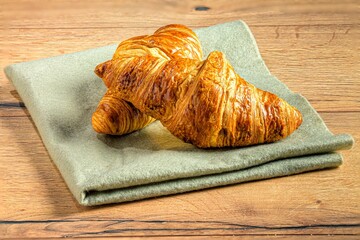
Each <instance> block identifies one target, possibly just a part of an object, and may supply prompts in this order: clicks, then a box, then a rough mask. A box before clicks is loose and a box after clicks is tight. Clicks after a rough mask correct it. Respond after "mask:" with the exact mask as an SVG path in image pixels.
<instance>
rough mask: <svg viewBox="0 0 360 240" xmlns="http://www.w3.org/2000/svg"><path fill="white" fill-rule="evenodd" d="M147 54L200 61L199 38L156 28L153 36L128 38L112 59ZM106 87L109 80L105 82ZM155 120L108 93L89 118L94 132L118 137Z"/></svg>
mask: <svg viewBox="0 0 360 240" xmlns="http://www.w3.org/2000/svg"><path fill="white" fill-rule="evenodd" d="M145 55H150V56H154V57H157V58H160V59H166V60H170V59H175V58H190V59H197V60H201V59H202V50H201V46H200V42H199V39H198V38H197V36H196V34H195V33H194V32H193V31H192V30H191V29H189V28H187V27H185V26H182V25H176V24H172V25H168V26H165V27H162V28H160V29H158V30H157V31H156V32H155V33H154V34H153V35H149V36H139V37H134V38H130V39H128V40H126V41H123V42H122V43H120V45H119V46H118V48H117V49H116V52H115V54H114V56H113V58H112V59H113V60H115V59H119V60H124V59H131V58H133V57H137V56H138V57H139V56H145ZM106 64H107V62H105V63H102V64H99V65H98V66H97V67H96V69H95V73H96V74H97V75H98V76H100V77H101V75H100V72H102V71H103V68H104V67H105V66H106ZM104 83H105V85H106V86H107V87H109V85H110V84H111V83H110V82H108V80H105V81H104ZM154 120H155V119H153V118H152V117H150V116H148V115H146V114H144V113H142V112H140V111H139V110H138V109H136V108H135V107H134V106H133V105H132V104H131V103H128V102H126V101H123V100H122V99H121V96H120V95H119V94H118V93H117V92H114V91H111V90H108V91H107V92H106V94H105V96H104V97H103V98H102V99H101V101H100V103H99V105H98V107H97V109H96V111H95V112H94V114H93V116H92V125H93V128H94V129H95V131H97V132H99V133H105V134H114V135H115V134H116V135H121V134H125V133H130V132H133V131H136V130H138V129H141V128H143V127H144V126H146V125H147V124H149V123H151V122H153V121H154Z"/></svg>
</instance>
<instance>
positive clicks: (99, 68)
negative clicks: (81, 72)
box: [94, 60, 111, 78]
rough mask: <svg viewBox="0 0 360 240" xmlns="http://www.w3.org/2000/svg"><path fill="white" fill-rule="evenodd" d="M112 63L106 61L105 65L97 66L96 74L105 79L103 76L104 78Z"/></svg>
mask: <svg viewBox="0 0 360 240" xmlns="http://www.w3.org/2000/svg"><path fill="white" fill-rule="evenodd" d="M110 62H111V60H109V61H106V62H103V63H100V64H99V65H97V66H96V67H95V70H94V72H95V74H96V75H97V76H98V77H100V78H103V76H104V74H105V72H106V69H107V68H108V67H109V65H110Z"/></svg>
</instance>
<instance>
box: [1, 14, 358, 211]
mask: <svg viewBox="0 0 360 240" xmlns="http://www.w3.org/2000/svg"><path fill="white" fill-rule="evenodd" d="M195 32H196V33H197V34H198V36H199V38H200V41H201V43H202V46H203V50H204V56H207V55H208V53H209V52H211V51H214V50H219V51H222V52H224V53H225V55H226V56H227V58H228V59H229V61H230V63H231V64H232V65H233V67H234V68H235V70H236V72H237V73H239V74H240V75H241V76H242V77H243V78H244V79H246V80H247V81H249V82H251V83H252V84H254V85H255V86H256V87H258V88H261V89H263V90H266V91H270V92H273V93H275V94H277V95H278V96H280V97H282V98H284V99H285V100H286V101H288V102H289V103H290V104H292V105H294V106H296V107H297V108H298V109H299V110H300V111H301V113H302V114H303V117H304V121H303V124H302V125H301V126H300V128H299V129H298V130H296V131H295V132H294V133H293V134H292V135H291V136H289V137H288V138H286V139H284V140H282V141H278V142H275V143H271V144H262V145H257V146H251V147H243V148H225V149H210V150H209V149H208V150H203V149H198V148H196V147H194V146H192V145H190V144H187V143H184V142H182V141H181V140H179V139H177V138H176V137H174V136H172V135H171V134H170V133H169V132H168V131H167V130H166V129H165V128H164V127H163V126H162V125H161V123H159V122H155V123H153V124H150V125H149V126H148V127H146V128H144V129H142V130H140V131H137V132H134V133H132V134H128V135H125V136H107V135H101V134H97V133H96V132H94V131H93V129H92V126H91V115H92V113H93V112H94V110H95V109H96V106H97V104H98V102H99V101H100V99H101V97H102V96H103V94H104V93H105V91H106V89H105V86H104V85H103V83H102V81H101V79H99V78H98V77H97V76H96V75H95V74H94V73H93V70H94V68H95V66H96V65H97V64H98V63H101V62H103V61H106V60H108V59H110V58H111V57H112V54H113V53H114V51H115V49H116V46H117V45H111V46H106V47H102V48H96V49H90V50H87V51H83V52H77V53H72V54H66V55H61V56H57V57H52V58H47V59H41V60H36V61H31V62H24V63H19V64H13V65H10V66H8V67H7V68H6V69H5V73H6V75H7V77H8V78H9V79H10V80H11V81H12V82H13V84H14V86H15V88H16V89H17V91H18V93H19V95H20V96H21V98H22V99H23V101H24V103H25V106H26V107H27V108H28V110H29V112H30V114H31V117H32V118H33V120H34V123H35V125H36V127H37V128H38V130H39V133H40V135H41V138H42V140H43V142H44V144H45V146H46V148H47V150H48V152H49V154H50V156H51V158H52V159H53V161H54V162H55V164H56V166H57V167H58V168H59V170H60V172H61V175H62V176H63V178H64V180H65V182H66V183H67V185H68V187H69V189H70V191H71V192H72V193H73V194H74V196H75V198H76V199H77V200H78V201H79V203H80V204H82V205H87V206H90V205H100V204H106V203H114V202H125V201H132V200H137V199H144V198H149V197H155V196H161V195H168V194H175V193H180V192H187V191H192V190H198V189H204V188H209V187H214V186H221V185H227V184H234V183H240V182H246V181H252V180H259V179H266V178H272V177H279V176H286V175H291V174H297V173H301V172H306V171H312V170H317V169H324V168H329V167H337V166H339V165H340V164H341V163H342V157H341V155H340V154H338V153H334V151H336V150H340V149H349V148H351V146H352V144H353V138H352V137H351V136H350V135H347V134H340V135H333V134H332V133H331V132H330V131H329V130H328V129H327V127H326V126H325V124H324V122H323V121H322V120H321V118H320V116H319V115H318V114H317V112H316V111H315V110H314V109H313V108H312V107H311V105H310V104H309V102H308V101H307V100H306V99H305V98H304V97H302V96H301V95H299V94H296V93H293V92H292V91H290V90H289V89H288V88H287V87H286V85H284V84H283V83H282V82H280V81H279V80H278V79H277V78H276V77H274V76H273V75H271V73H270V72H269V70H268V69H267V67H266V65H265V63H264V61H263V60H262V58H261V56H260V53H259V50H258V48H257V45H256V42H255V39H254V37H253V36H252V34H251V32H250V30H249V28H248V27H247V25H246V24H245V23H244V22H242V21H236V22H230V23H225V24H220V25H216V26H212V27H208V28H202V29H197V30H195ZM54 187H55V186H54Z"/></svg>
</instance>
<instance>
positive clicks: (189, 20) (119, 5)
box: [1, 0, 358, 28]
mask: <svg viewBox="0 0 360 240" xmlns="http://www.w3.org/2000/svg"><path fill="white" fill-rule="evenodd" d="M199 5H204V6H207V7H209V10H208V11H195V7H196V6H199ZM2 6H3V9H6V11H3V12H2V16H1V19H2V20H3V21H4V22H5V23H6V25H7V28H59V27H61V28H107V27H113V26H123V27H126V28H137V27H139V26H148V27H160V26H162V25H165V24H168V23H169V20H170V19H171V22H177V23H182V24H187V25H189V26H191V27H201V26H209V25H213V24H216V23H219V22H226V21H232V20H236V19H239V18H240V17H241V18H242V19H244V20H246V21H247V22H249V23H250V24H252V23H256V24H258V25H266V24H269V22H271V23H272V24H278V25H283V24H284V25H286V24H288V23H289V22H293V23H296V24H299V25H301V24H308V23H311V24H357V23H358V21H357V20H358V14H357V13H358V12H357V11H358V4H357V3H356V1H342V2H339V3H336V2H331V3H330V2H328V1H319V2H314V1H310V0H307V1H291V2H287V3H286V4H284V3H283V2H282V1H280V0H277V1H272V2H268V1H251V0H246V1H242V2H241V4H239V3H238V2H236V1H215V0H212V1H206V2H203V1H194V2H191V1H179V2H173V1H166V2H163V1H161V0H151V1H136V0H135V1H132V0H127V1H121V2H115V1H112V2H108V3H103V2H101V1H92V2H91V4H88V3H85V2H81V1H78V2H77V1H59V0H58V1H52V2H51V3H47V4H44V3H43V2H41V1H24V2H23V3H22V4H13V3H12V2H8V1H5V2H4V3H3V4H2ZM29 10H31V12H29ZM334 10H336V11H334ZM14 13H16V14H14ZM345 16H346V17H345ZM259 19H264V21H259ZM59 23H61V24H59Z"/></svg>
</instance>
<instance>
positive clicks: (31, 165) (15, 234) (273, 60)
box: [0, 0, 360, 239]
mask: <svg viewBox="0 0 360 240" xmlns="http://www.w3.org/2000/svg"><path fill="white" fill-rule="evenodd" d="M114 2H115V1H113V2H111V1H88V2H85V1H84V2H81V1H68V0H64V1H51V2H50V1H35V0H34V1H28V0H21V1H10V0H7V1H3V0H1V1H0V5H1V8H0V56H1V58H0V67H1V68H4V67H5V66H6V65H8V64H11V63H16V62H23V61H28V60H33V59H40V58H44V57H50V56H56V55H59V54H64V53H71V52H75V51H80V50H84V49H89V48H93V47H99V46H103V45H108V44H114V43H119V42H120V41H121V40H123V39H126V38H129V37H132V36H136V35H143V34H149V33H152V32H153V31H154V30H155V29H157V28H159V27H160V26H163V25H166V24H170V23H181V24H185V25H188V26H189V27H191V28H194V29H196V28H200V27H205V26H210V25H214V24H218V23H223V22H228V21H234V20H238V19H243V20H245V21H246V22H247V23H248V25H249V26H250V28H251V30H252V32H253V34H254V35H255V38H256V40H257V43H258V45H259V49H260V52H261V54H262V56H263V58H264V60H265V62H266V64H267V66H268V68H269V69H270V71H271V72H272V73H273V74H274V75H275V76H277V77H278V78H279V79H280V80H281V81H283V82H284V83H286V84H287V85H288V86H289V87H290V89H292V90H293V91H295V92H299V93H301V94H303V95H304V96H305V97H306V98H307V99H308V100H309V101H310V102H311V104H312V105H313V106H314V108H315V109H316V110H317V111H318V112H319V114H320V115H321V117H322V118H323V119H324V121H325V122H326V124H327V126H328V127H329V128H330V130H331V131H332V132H333V133H335V134H338V133H349V134H352V135H353V137H354V138H355V140H356V141H357V142H359V140H360V131H359V127H360V114H359V113H360V100H359V93H360V55H359V52H360V51H359V50H360V49H359V48H360V11H359V10H360V5H359V1H356V0H353V1H310V0H306V1H265V0H264V1H260V0H257V1H254V0H242V1H219V0H216V1H213V0H211V1H199V0H197V1H158V0H151V1H146V2H145V1H137V0H131V1H118V2H119V3H114ZM144 2H145V3H144ZM0 146H1V147H0V181H1V182H0V185H1V189H0V194H1V195H0V236H1V237H7V238H19V237H22V238H39V237H47V238H57V237H84V238H89V237H94V238H102V237H107V236H128V237H129V236H132V237H143V236H148V237H161V236H163V237H167V238H169V237H173V238H179V239H183V238H184V237H185V236H193V237H198V238H201V237H204V236H218V237H219V238H224V237H226V236H230V237H231V236H236V235H241V236H242V237H245V238H246V237H249V236H254V237H256V238H259V239H262V238H263V237H264V236H266V237H271V236H279V235H280V236H282V235H285V236H291V237H293V238H302V237H304V236H303V235H312V236H314V235H317V237H326V236H327V235H329V234H330V235H339V236H345V237H347V238H354V239H356V238H359V235H360V177H359V174H360V164H359V157H360V154H359V153H360V147H358V146H355V147H354V148H353V149H352V150H348V151H342V152H341V153H342V154H343V156H344V164H343V165H342V166H341V167H339V168H336V169H331V170H324V171H317V172H310V173H305V174H299V175H294V176H289V177H282V178H275V179H271V180H266V181H257V182H250V183H245V184H238V185H231V186H226V187H219V188H212V189H208V190H203V191H196V192H191V193H186V194H178V195H173V196H167V197H159V198H153V199H148V200H142V201H136V202H131V203H124V204H112V205H107V206H100V207H82V206H80V205H79V204H78V203H77V202H76V201H75V199H74V198H73V196H72V195H71V193H70V192H69V190H68V189H67V186H66V185H65V183H64V181H63V179H62V177H61V175H60V174H59V172H58V170H57V169H56V167H55V165H54V164H53V162H52V161H51V159H50V157H49V155H48V153H47V151H46V149H45V147H44V145H43V143H42V141H41V138H40V136H39V134H38V132H37V130H36V127H35V126H34V124H33V122H32V120H31V116H30V115H29V113H28V111H27V110H26V108H25V107H24V105H23V103H22V100H21V98H20V97H19V96H18V94H17V92H16V90H15V89H14V87H13V86H12V85H11V83H10V82H9V81H8V80H7V79H6V77H5V75H4V73H1V74H0Z"/></svg>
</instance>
